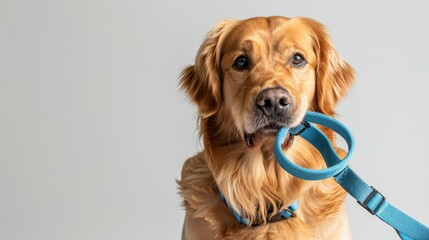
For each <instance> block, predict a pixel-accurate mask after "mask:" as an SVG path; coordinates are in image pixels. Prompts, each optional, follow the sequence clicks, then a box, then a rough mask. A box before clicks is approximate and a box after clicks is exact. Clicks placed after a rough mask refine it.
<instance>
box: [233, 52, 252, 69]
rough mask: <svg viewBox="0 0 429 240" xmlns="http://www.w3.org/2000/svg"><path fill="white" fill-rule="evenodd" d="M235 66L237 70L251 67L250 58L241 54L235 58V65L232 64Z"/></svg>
mask: <svg viewBox="0 0 429 240" xmlns="http://www.w3.org/2000/svg"><path fill="white" fill-rule="evenodd" d="M232 67H233V68H235V69H236V70H239V71H240V70H245V69H248V68H249V67H250V60H249V58H248V57H246V56H243V55H242V56H239V57H238V58H237V59H235V62H234V65H232Z"/></svg>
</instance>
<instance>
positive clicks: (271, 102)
mask: <svg viewBox="0 0 429 240" xmlns="http://www.w3.org/2000/svg"><path fill="white" fill-rule="evenodd" d="M291 103H292V97H291V96H290V94H289V93H288V92H287V91H286V90H284V89H283V88H269V89H265V90H263V91H262V92H260V93H259V95H258V96H257V97H256V107H257V108H258V109H259V110H260V111H261V112H262V113H263V114H264V115H265V116H267V117H271V118H281V117H284V116H285V115H286V113H287V111H288V109H289V107H290V105H291Z"/></svg>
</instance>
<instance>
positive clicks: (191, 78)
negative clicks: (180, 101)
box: [180, 19, 236, 118]
mask: <svg viewBox="0 0 429 240" xmlns="http://www.w3.org/2000/svg"><path fill="white" fill-rule="evenodd" d="M235 22H236V20H232V19H230V20H223V21H222V22H219V23H218V24H217V25H216V26H215V27H214V28H213V29H212V30H211V31H210V32H209V33H208V34H207V37H206V39H205V40H204V42H203V44H202V45H201V47H200V49H199V50H198V53H197V57H196V60H195V65H193V66H188V67H187V68H185V69H184V70H183V72H182V75H181V79H180V84H181V86H182V88H183V89H185V90H186V92H187V93H188V94H189V96H190V98H191V100H192V101H193V102H194V103H196V104H197V105H198V110H199V113H200V117H202V118H207V117H209V116H212V115H213V114H215V113H216V112H217V111H219V109H220V106H221V104H222V82H221V72H220V66H219V64H220V62H219V61H220V56H219V55H220V46H221V44H222V40H223V37H224V36H225V33H226V32H227V31H228V29H229V28H230V27H231V26H232V25H233V23H235Z"/></svg>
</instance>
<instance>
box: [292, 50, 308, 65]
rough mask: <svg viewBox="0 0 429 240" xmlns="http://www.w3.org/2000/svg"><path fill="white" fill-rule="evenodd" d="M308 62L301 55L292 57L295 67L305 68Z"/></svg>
mask: <svg viewBox="0 0 429 240" xmlns="http://www.w3.org/2000/svg"><path fill="white" fill-rule="evenodd" d="M306 63H307V62H306V61H305V59H304V57H303V56H302V55H301V54H298V53H297V54H295V55H293V57H292V66H294V67H303V66H304V65H305V64H306Z"/></svg>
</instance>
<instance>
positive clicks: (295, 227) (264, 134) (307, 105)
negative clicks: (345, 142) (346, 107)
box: [178, 16, 354, 240]
mask: <svg viewBox="0 0 429 240" xmlns="http://www.w3.org/2000/svg"><path fill="white" fill-rule="evenodd" d="M353 79H354V72H353V69H352V68H351V67H350V65H349V64H348V63H346V62H344V61H343V60H342V59H341V58H340V57H339V55H338V54H337V52H336V50H335V49H334V46H333V45H332V42H331V40H330V38H329V36H328V34H327V33H326V30H325V28H324V26H323V25H322V24H320V23H319V22H317V21H315V20H312V19H308V18H285V17H278V16H275V17H267V18H265V17H257V18H251V19H247V20H224V21H221V22H220V23H218V24H217V25H216V26H215V27H214V28H213V29H212V30H211V31H210V32H209V33H208V35H207V37H206V39H205V40H204V42H203V44H202V45H201V47H200V49H199V51H198V53H197V57H196V61H195V64H194V65H192V66H189V67H187V68H185V69H184V71H183V73H182V75H181V80H180V83H181V86H182V88H183V89H184V90H185V91H186V93H187V94H188V95H189V97H190V99H191V100H192V101H193V102H194V103H195V104H196V105H197V107H198V116H199V118H198V119H199V127H200V134H201V137H202V140H203V146H204V149H203V150H202V152H200V153H198V154H196V155H195V156H194V157H192V158H190V159H188V160H187V161H186V162H185V164H184V166H183V170H182V176H181V179H180V180H178V185H179V188H180V195H181V196H182V197H183V200H184V201H183V203H184V207H185V208H186V216H185V222H184V226H183V232H182V239H186V240H188V239H200V240H201V239H203V240H205V239H234V240H238V239H246V240H247V239H295V240H298V239H318V240H321V239H335V240H339V239H351V233H350V227H349V222H348V217H347V215H346V209H345V196H346V193H345V191H344V190H343V189H342V188H341V187H340V186H339V185H338V184H337V183H336V182H335V181H334V180H333V179H332V178H330V179H326V180H323V181H305V180H301V179H298V178H296V177H293V176H292V175H290V174H288V173H287V172H286V171H284V170H283V169H282V168H281V167H280V165H279V164H278V163H277V161H276V160H275V158H274V154H273V146H274V139H275V134H276V132H277V130H278V129H279V128H281V127H283V126H286V127H294V126H297V125H298V124H299V123H301V122H302V120H303V117H304V114H305V112H306V111H308V110H311V111H317V112H321V113H323V114H327V115H329V116H334V114H335V106H336V104H337V102H338V101H339V100H340V99H341V98H342V97H343V96H344V94H345V93H346V91H347V89H348V88H349V86H350V85H351V83H352V82H353ZM321 130H322V131H323V132H324V133H325V134H326V135H327V136H328V137H329V138H330V140H331V141H332V142H333V143H334V140H335V134H334V133H333V132H332V131H331V130H329V129H325V128H322V129H321ZM283 148H284V153H285V154H286V156H287V157H288V158H289V159H291V160H292V161H293V162H295V163H296V164H298V165H300V166H303V167H306V168H313V169H319V168H324V167H326V165H325V162H324V160H323V159H322V157H321V155H320V153H319V152H318V151H317V150H316V149H315V148H314V147H313V146H312V145H310V144H309V143H308V142H306V141H305V140H303V139H301V138H299V137H296V138H295V139H294V141H293V142H292V139H290V138H289V139H286V142H285V144H284V145H283ZM338 152H341V150H338ZM221 195H222V196H223V197H221ZM295 201H298V202H299V206H298V208H297V210H296V212H295V213H296V215H295V216H294V217H291V218H280V219H279V218H278V216H279V215H278V213H279V212H280V211H282V210H285V209H286V208H288V206H290V205H291V204H292V203H293V202H295ZM233 210H234V211H235V212H236V213H239V215H241V216H242V217H244V218H246V219H247V220H248V222H247V223H240V222H238V221H237V220H236V218H235V217H234V211H233Z"/></svg>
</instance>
